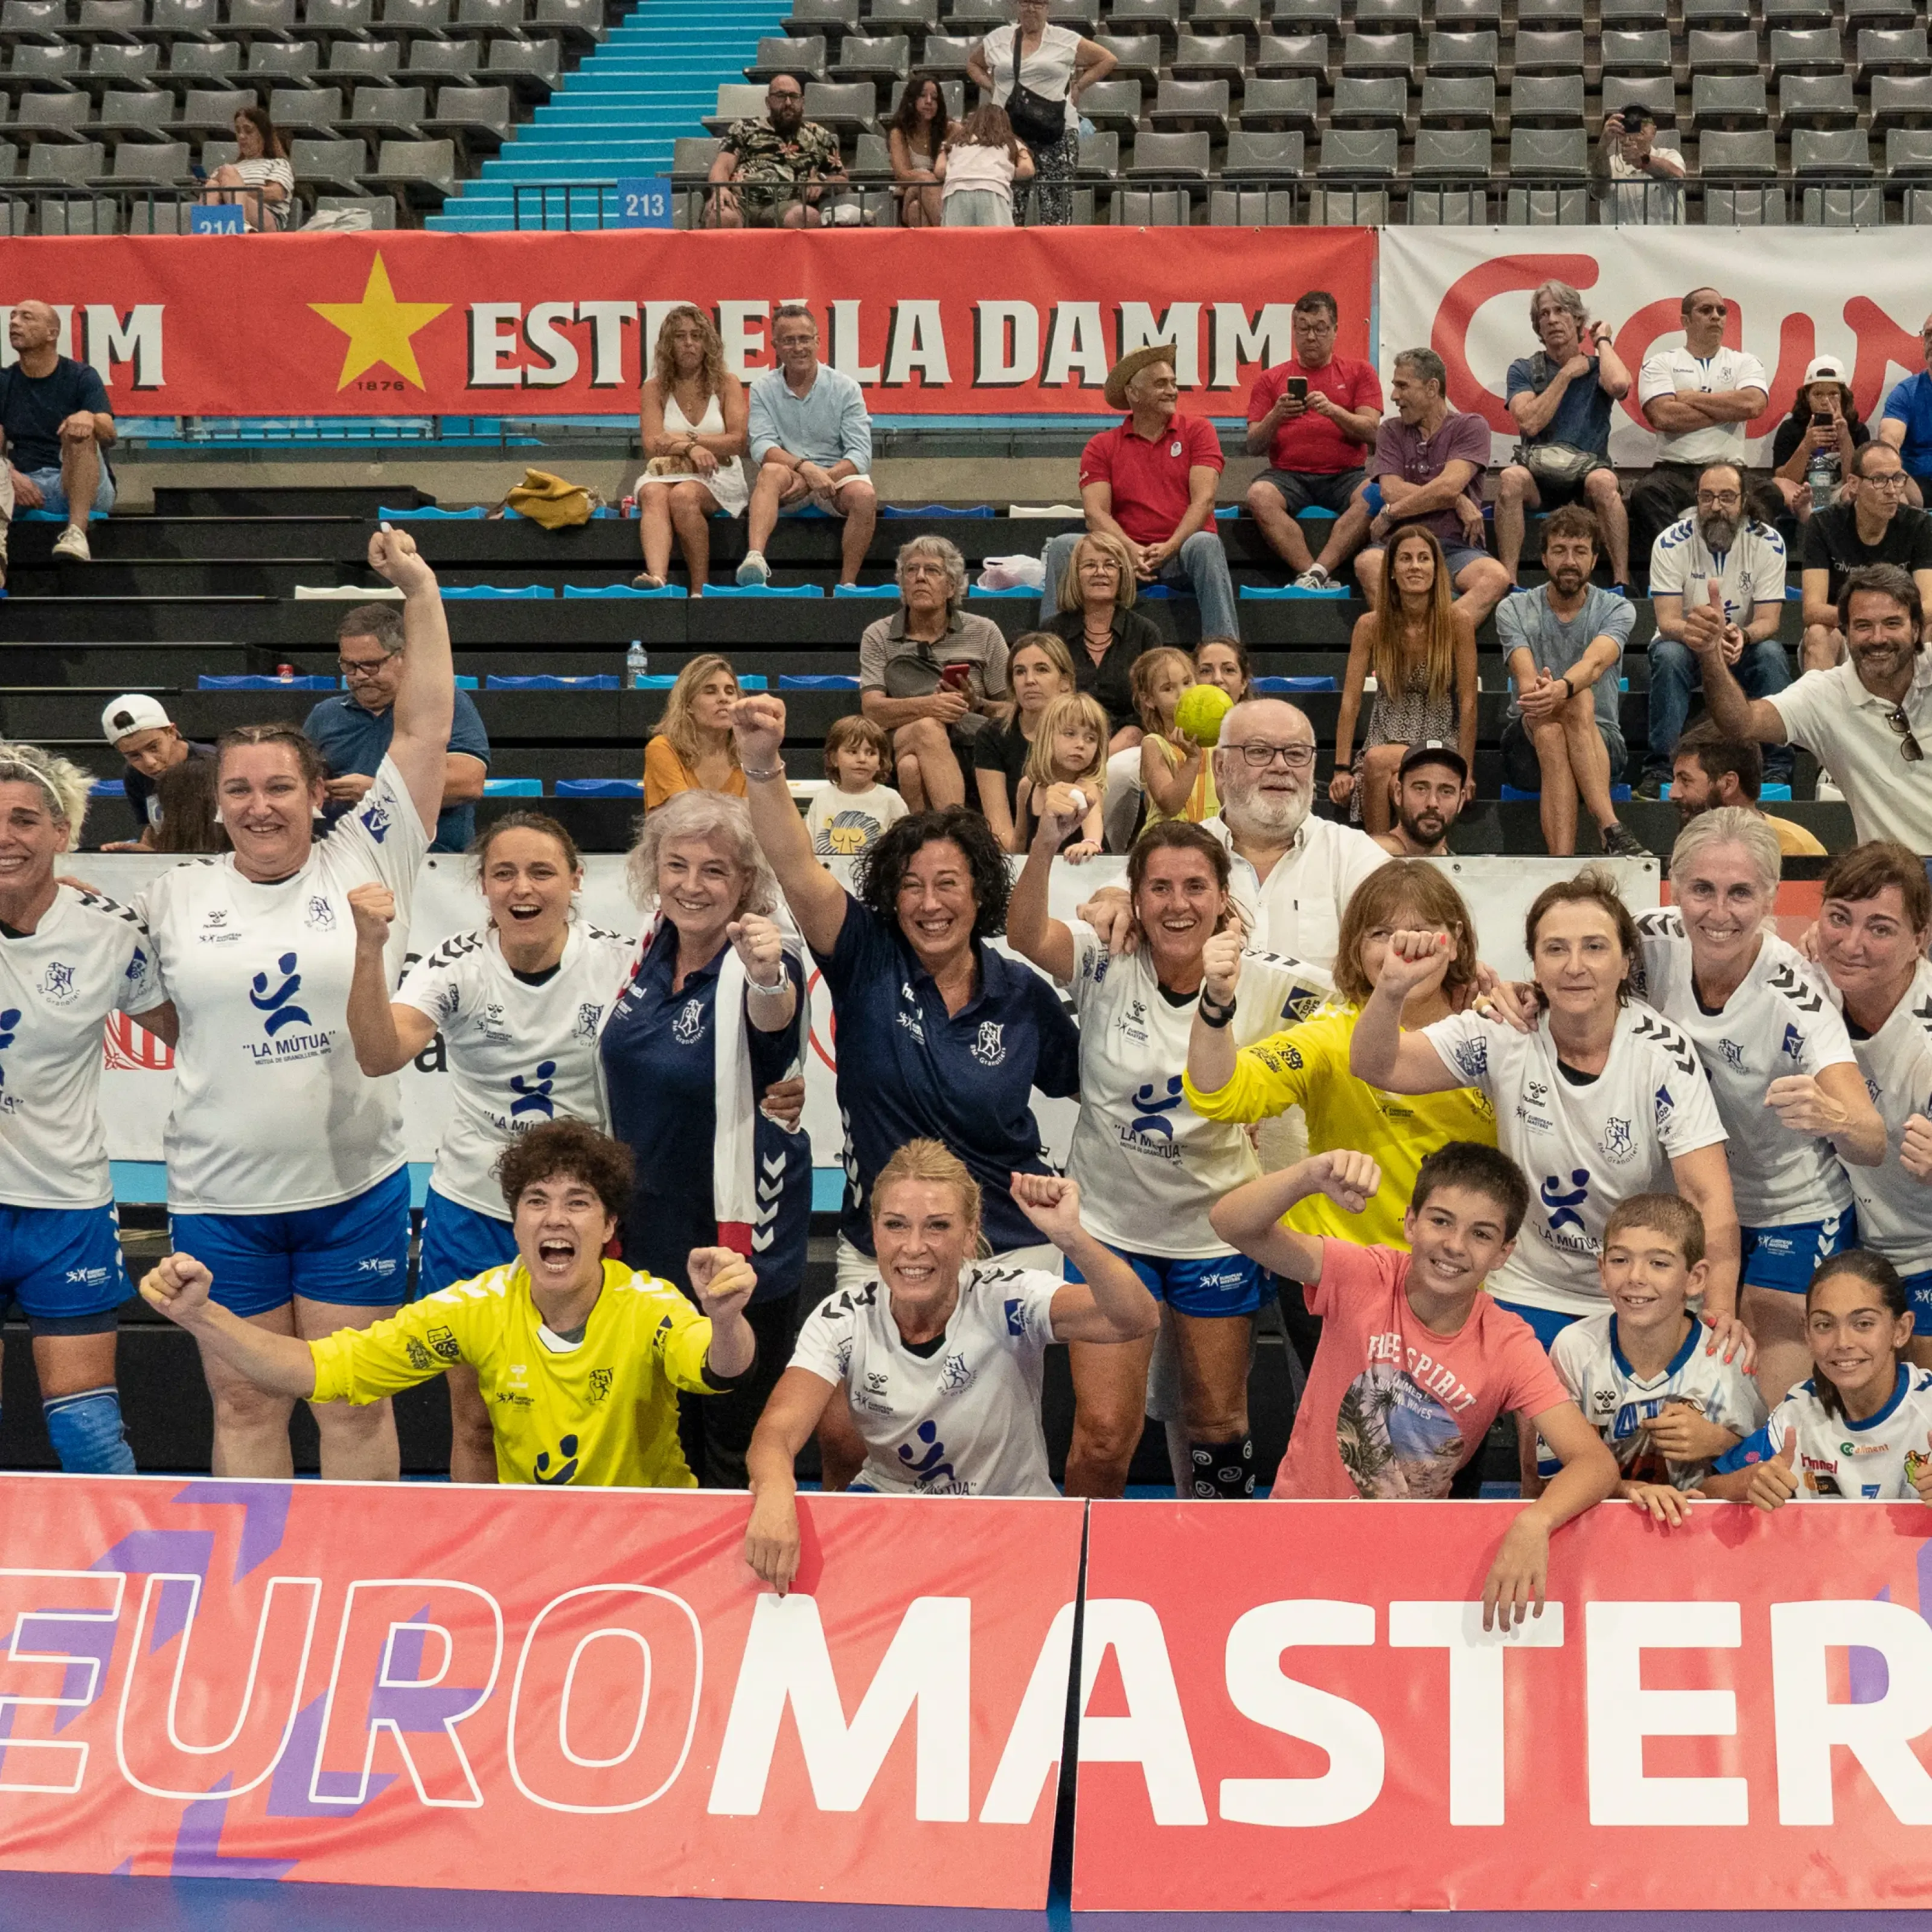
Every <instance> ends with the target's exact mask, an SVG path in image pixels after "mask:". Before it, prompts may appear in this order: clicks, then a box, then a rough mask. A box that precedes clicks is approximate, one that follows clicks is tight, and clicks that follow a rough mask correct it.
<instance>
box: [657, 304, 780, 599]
mask: <svg viewBox="0 0 1932 1932" xmlns="http://www.w3.org/2000/svg"><path fill="white" fill-rule="evenodd" d="M745 409H746V404H745V386H744V384H743V383H741V382H740V381H739V380H738V378H737V377H736V376H734V375H733V374H732V373H731V371H730V370H729V369H727V368H726V367H725V366H724V344H723V343H722V342H721V341H719V340H718V332H717V330H716V329H714V328H713V327H712V324H711V318H710V317H709V316H707V315H706V314H705V313H704V312H703V310H702V309H697V308H692V307H691V305H690V304H689V303H688V302H686V303H684V304H682V305H681V306H680V307H679V308H674V309H673V310H672V311H671V312H670V314H669V315H667V316H666V317H664V326H663V327H662V328H661V329H659V330H658V339H657V344H656V347H655V351H654V352H653V354H652V361H651V373H650V374H649V377H646V380H645V383H644V386H643V394H642V396H641V398H640V401H639V405H638V411H637V414H638V421H639V425H640V428H641V430H642V432H643V445H644V454H645V455H646V456H647V457H648V458H649V459H650V460H649V463H647V464H646V466H645V469H644V473H643V475H641V476H640V477H639V478H637V501H638V505H639V507H640V510H641V511H642V514H643V545H644V567H643V571H641V572H640V574H638V575H637V576H636V577H633V578H632V579H631V582H632V583H634V584H635V585H636V586H637V589H640V590H661V589H663V588H664V584H665V583H666V582H667V580H668V577H669V574H670V540H671V534H672V532H673V530H675V531H676V535H677V541H678V547H679V550H681V551H682V553H683V554H684V567H685V571H687V573H688V574H689V576H690V578H691V595H692V596H694V597H702V596H703V595H704V580H705V577H706V574H707V573H708V572H709V570H710V568H711V532H710V529H709V524H708V522H707V519H709V517H711V516H712V515H713V514H715V512H717V511H720V510H721V511H724V514H726V515H727V516H729V517H738V516H742V515H743V514H744V512H745V505H746V503H748V502H749V501H750V500H751V486H750V485H749V484H748V483H747V482H746V481H745V468H744V464H743V463H742V461H741V460H740V459H741V458H742V457H743V455H744V454H745V447H746V445H745Z"/></svg>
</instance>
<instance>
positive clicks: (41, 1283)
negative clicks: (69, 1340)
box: [0, 1202, 134, 1335]
mask: <svg viewBox="0 0 1932 1932" xmlns="http://www.w3.org/2000/svg"><path fill="white" fill-rule="evenodd" d="M133 1292H134V1290H133V1284H132V1283H130V1281H129V1280H128V1279H127V1268H126V1266H125V1265H124V1263H123V1262H122V1261H121V1222H120V1218H119V1217H118V1215H116V1214H115V1211H114V1204H113V1202H109V1203H108V1204H107V1205H106V1206H105V1207H103V1208H9V1207H0V1315H4V1314H5V1313H6V1312H7V1310H8V1309H9V1308H10V1307H11V1306H12V1305H13V1304H14V1303H16V1302H17V1303H19V1304H20V1309H21V1311H22V1313H24V1314H25V1315H26V1318H27V1322H28V1326H29V1327H30V1328H31V1329H32V1330H33V1332H34V1334H36V1335H104V1334H107V1333H108V1332H109V1331H110V1330H111V1329H113V1327H114V1325H115V1319H114V1311H115V1310H116V1309H117V1308H118V1307H120V1306H121V1303H122V1302H124V1301H126V1300H127V1298H128V1296H129V1295H131V1294H133Z"/></svg>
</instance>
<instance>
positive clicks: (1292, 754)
mask: <svg viewBox="0 0 1932 1932" xmlns="http://www.w3.org/2000/svg"><path fill="white" fill-rule="evenodd" d="M1229 748H1230V749H1231V750H1233V751H1239V752H1240V753H1241V756H1242V757H1244V759H1246V760H1247V762H1248V763H1250V764H1251V765H1252V766H1254V768H1255V769H1256V770H1257V771H1265V770H1266V769H1268V766H1270V765H1271V764H1273V763H1274V761H1275V760H1276V759H1277V758H1279V759H1280V760H1281V761H1282V763H1283V764H1285V765H1286V766H1287V767H1288V768H1289V770H1290V771H1292V772H1303V771H1306V770H1307V769H1308V767H1309V766H1310V765H1312V764H1313V763H1314V762H1315V747H1314V746H1313V745H1261V744H1250V745H1232V746H1230V747H1229Z"/></svg>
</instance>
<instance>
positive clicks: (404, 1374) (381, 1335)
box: [308, 1291, 476, 1403]
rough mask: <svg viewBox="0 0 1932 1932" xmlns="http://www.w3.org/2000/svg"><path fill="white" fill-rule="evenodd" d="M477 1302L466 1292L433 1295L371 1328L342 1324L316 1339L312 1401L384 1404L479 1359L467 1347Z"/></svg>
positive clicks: (312, 1345)
mask: <svg viewBox="0 0 1932 1932" xmlns="http://www.w3.org/2000/svg"><path fill="white" fill-rule="evenodd" d="M446 1293H447V1291H446ZM475 1306H476V1304H474V1303H472V1301H470V1299H469V1298H468V1297H467V1296H466V1295H449V1296H448V1298H447V1299H446V1298H445V1295H431V1296H429V1297H428V1298H427V1299H425V1300H424V1301H413V1302H411V1303H410V1304H409V1305H408V1306H407V1307H404V1308H401V1309H398V1310H397V1311H396V1313H395V1314H393V1315H392V1316H390V1317H389V1319H387V1320H386V1321H384V1322H377V1323H375V1324H374V1325H373V1326H371V1327H370V1328H338V1330H337V1331H335V1334H333V1335H329V1336H326V1337H324V1338H323V1340H321V1341H320V1342H311V1343H310V1344H309V1345H308V1352H309V1353H310V1355H312V1356H313V1357H314V1358H315V1394H314V1396H313V1397H311V1400H313V1401H316V1402H350V1403H371V1402H380V1401H381V1400H382V1399H383V1397H385V1396H386V1395H394V1394H396V1393H397V1392H398V1391H399V1390H401V1389H406V1388H415V1387H416V1384H417V1383H418V1382H428V1380H429V1379H430V1377H431V1376H440V1375H441V1374H442V1373H443V1370H445V1369H446V1368H448V1367H449V1365H450V1364H451V1363H452V1361H473V1360H474V1359H475V1358H474V1356H473V1355H472V1354H471V1352H470V1350H469V1347H468V1346H466V1345H467V1343H468V1341H469V1333H470V1330H471V1328H472V1325H473V1322H474V1310H475ZM431 1331H435V1339H434V1341H432V1340H431ZM452 1350H454V1351H455V1352H454V1353H452Z"/></svg>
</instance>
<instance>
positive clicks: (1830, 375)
mask: <svg viewBox="0 0 1932 1932" xmlns="http://www.w3.org/2000/svg"><path fill="white" fill-rule="evenodd" d="M1850 380H1851V378H1850V377H1848V376H1847V375H1846V374H1845V365H1843V363H1842V362H1840V361H1839V360H1838V358H1837V357H1836V356H1816V357H1814V359H1813V360H1812V363H1811V367H1810V368H1808V369H1807V370H1806V371H1805V387H1806V388H1807V389H1809V388H1810V387H1811V385H1812V384H1813V383H1849V381H1850Z"/></svg>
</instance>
